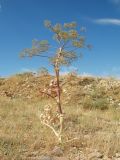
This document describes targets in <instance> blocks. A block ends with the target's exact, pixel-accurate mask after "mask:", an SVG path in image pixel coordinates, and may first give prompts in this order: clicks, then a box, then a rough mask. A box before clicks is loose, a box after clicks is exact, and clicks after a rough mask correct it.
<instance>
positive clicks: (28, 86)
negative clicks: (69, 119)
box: [0, 73, 120, 109]
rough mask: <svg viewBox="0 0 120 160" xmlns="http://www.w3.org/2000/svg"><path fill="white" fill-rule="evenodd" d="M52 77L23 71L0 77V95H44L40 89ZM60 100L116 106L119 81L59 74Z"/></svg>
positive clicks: (85, 105)
mask: <svg viewBox="0 0 120 160" xmlns="http://www.w3.org/2000/svg"><path fill="white" fill-rule="evenodd" d="M52 79H54V77H53V76H50V75H47V76H36V75H34V74H33V73H24V74H17V75H14V76H11V77H9V78H0V96H4V97H10V98H23V99H36V98H39V99H41V98H46V96H43V94H41V93H40V90H43V89H45V88H49V84H50V81H51V80H52ZM60 81H61V86H62V96H63V103H64V104H69V103H72V104H73V103H75V104H79V105H82V106H83V107H84V108H86V109H87V108H100V109H107V108H108V107H110V106H112V107H119V106H120V81H119V80H116V79H113V78H98V77H80V76H77V75H72V74H71V75H66V76H61V80H60Z"/></svg>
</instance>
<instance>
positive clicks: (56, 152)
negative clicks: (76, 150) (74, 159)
mask: <svg viewBox="0 0 120 160" xmlns="http://www.w3.org/2000/svg"><path fill="white" fill-rule="evenodd" d="M51 154H52V155H54V156H58V157H60V156H63V150H62V149H61V148H60V147H58V146H55V148H54V149H53V150H52V152H51Z"/></svg>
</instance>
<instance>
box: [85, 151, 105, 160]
mask: <svg viewBox="0 0 120 160" xmlns="http://www.w3.org/2000/svg"><path fill="white" fill-rule="evenodd" d="M96 158H97V159H102V158H103V154H102V153H100V152H98V151H94V152H92V153H90V154H89V155H88V159H89V160H94V159H96Z"/></svg>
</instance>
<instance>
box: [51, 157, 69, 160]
mask: <svg viewBox="0 0 120 160" xmlns="http://www.w3.org/2000/svg"><path fill="white" fill-rule="evenodd" d="M53 160H68V159H67V158H66V157H54V158H53Z"/></svg>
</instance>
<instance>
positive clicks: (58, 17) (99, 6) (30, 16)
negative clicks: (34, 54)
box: [0, 0, 120, 77]
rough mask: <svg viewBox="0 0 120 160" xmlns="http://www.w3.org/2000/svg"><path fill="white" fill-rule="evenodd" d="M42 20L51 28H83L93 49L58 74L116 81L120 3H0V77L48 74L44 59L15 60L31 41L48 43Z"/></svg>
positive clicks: (3, 0)
mask: <svg viewBox="0 0 120 160" xmlns="http://www.w3.org/2000/svg"><path fill="white" fill-rule="evenodd" d="M45 19H49V20H51V21H52V22H53V24H54V23H57V22H60V23H64V22H71V21H76V22H77V23H78V24H79V25H80V26H85V27H86V28H87V33H85V34H86V37H87V43H90V44H92V45H93V49H92V51H89V50H82V52H83V53H84V56H83V58H82V59H81V60H79V61H77V62H76V63H73V64H72V66H71V67H69V68H64V69H63V70H62V72H67V71H70V70H72V69H76V68H78V70H79V73H80V74H92V75H97V76H107V75H109V76H117V77H120V62H119V60H120V0H0V76H9V75H11V74H15V73H17V72H18V73H20V72H23V71H29V70H33V71H34V70H37V69H38V68H40V67H42V66H46V67H48V68H49V70H50V72H52V68H50V65H48V64H47V61H46V60H45V59H39V58H33V59H23V60H21V59H20V58H19V53H20V52H21V50H22V49H24V48H29V47H31V41H32V39H39V40H42V39H48V40H49V41H50V42H51V43H52V40H51V39H50V38H51V33H50V32H49V31H48V30H47V29H46V28H44V25H43V21H44V20H45Z"/></svg>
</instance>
